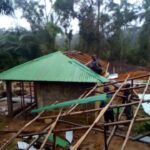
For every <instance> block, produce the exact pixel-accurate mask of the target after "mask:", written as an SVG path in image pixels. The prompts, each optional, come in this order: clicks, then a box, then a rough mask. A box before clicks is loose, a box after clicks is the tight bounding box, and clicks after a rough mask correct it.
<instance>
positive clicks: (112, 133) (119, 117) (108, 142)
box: [104, 95, 139, 150]
mask: <svg viewBox="0 0 150 150" xmlns="http://www.w3.org/2000/svg"><path fill="white" fill-rule="evenodd" d="M130 97H131V95H130V96H129V98H128V99H130ZM137 103H139V102H137ZM130 106H131V105H130ZM124 109H125V108H124ZM124 109H123V110H122V112H121V113H120V114H119V116H118V120H120V119H121V116H122V114H123V112H124ZM116 129H117V125H115V126H114V127H113V129H112V131H111V133H110V135H109V137H108V139H107V141H106V145H107V148H108V147H109V144H110V142H111V139H112V137H113V135H114V133H115V131H116ZM104 150H105V147H104Z"/></svg>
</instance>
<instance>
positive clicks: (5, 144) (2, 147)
mask: <svg viewBox="0 0 150 150" xmlns="http://www.w3.org/2000/svg"><path fill="white" fill-rule="evenodd" d="M42 114H43V112H41V113H39V114H38V115H37V116H36V117H35V118H33V119H32V120H31V121H29V122H28V123H27V124H25V125H24V126H23V127H22V128H21V129H20V130H19V131H18V132H17V133H16V134H15V135H13V136H12V137H11V138H10V139H9V140H8V141H6V143H4V144H3V145H2V146H1V147H0V150H4V149H5V148H6V147H7V146H8V145H9V144H10V143H11V142H12V140H13V139H14V138H16V137H17V136H18V135H19V134H20V133H21V132H22V131H23V130H24V129H26V128H27V127H28V126H29V125H31V124H32V123H33V122H34V121H36V120H37V119H38V118H39V117H40V116H41V115H42Z"/></svg>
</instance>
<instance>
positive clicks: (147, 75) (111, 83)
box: [98, 74, 150, 87]
mask: <svg viewBox="0 0 150 150" xmlns="http://www.w3.org/2000/svg"><path fill="white" fill-rule="evenodd" d="M149 76H150V74H146V75H142V76H138V77H133V78H129V79H128V80H127V81H130V80H135V79H140V78H144V77H149ZM121 82H124V80H118V81H115V82H110V83H106V84H104V85H98V87H103V86H108V85H114V84H117V83H121Z"/></svg>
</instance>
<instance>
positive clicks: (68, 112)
mask: <svg viewBox="0 0 150 150" xmlns="http://www.w3.org/2000/svg"><path fill="white" fill-rule="evenodd" d="M97 86H98V85H97V84H96V85H95V86H94V87H93V88H92V89H91V90H90V91H89V92H88V93H87V94H86V95H85V96H83V98H85V97H87V96H89V95H90V94H91V93H92V92H93V91H94V90H95V89H96V88H97ZM79 98H81V97H79ZM77 106H78V104H76V105H74V106H73V107H72V108H71V109H70V110H69V111H67V112H66V113H65V114H70V113H71V112H72V111H73V110H74V109H75V108H76V107H77Z"/></svg>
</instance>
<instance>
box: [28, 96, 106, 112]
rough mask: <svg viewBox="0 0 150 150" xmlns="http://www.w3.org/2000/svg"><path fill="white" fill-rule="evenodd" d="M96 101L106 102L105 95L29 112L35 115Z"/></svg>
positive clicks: (51, 105)
mask: <svg viewBox="0 0 150 150" xmlns="http://www.w3.org/2000/svg"><path fill="white" fill-rule="evenodd" d="M96 101H107V95H106V94H100V95H96V96H90V97H86V98H82V99H74V100H70V101H65V102H61V103H56V104H50V105H47V106H44V107H40V108H37V109H33V110H32V111H31V112H33V113H37V112H41V111H50V110H54V109H58V108H64V107H67V106H71V105H75V104H80V105H81V104H87V103H93V102H96Z"/></svg>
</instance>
